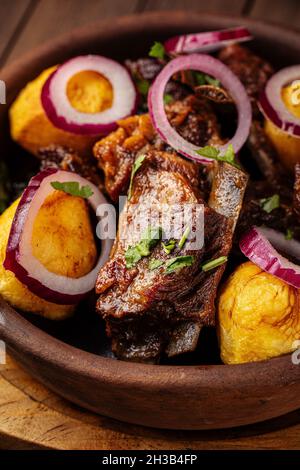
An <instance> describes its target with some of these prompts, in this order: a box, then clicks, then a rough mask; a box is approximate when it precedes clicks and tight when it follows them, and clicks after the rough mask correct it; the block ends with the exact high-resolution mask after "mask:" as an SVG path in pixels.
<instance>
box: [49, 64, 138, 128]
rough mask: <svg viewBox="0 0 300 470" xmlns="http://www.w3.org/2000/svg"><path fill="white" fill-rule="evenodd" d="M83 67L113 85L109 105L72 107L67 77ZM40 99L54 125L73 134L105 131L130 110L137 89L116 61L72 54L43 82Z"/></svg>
mask: <svg viewBox="0 0 300 470" xmlns="http://www.w3.org/2000/svg"><path fill="white" fill-rule="evenodd" d="M85 70H89V71H94V72H98V73H100V74H101V75H104V77H106V78H107V79H108V80H109V81H110V83H111V85H112V88H113V93H114V95H113V104H112V106H111V108H109V109H106V110H104V111H102V112H99V113H83V112H80V111H78V110H76V109H75V108H73V107H72V105H71V103H70V101H69V99H68V97H67V94H66V89H67V84H68V81H69V80H70V79H71V78H72V77H73V76H74V75H76V74H77V73H79V72H83V71H85ZM41 101H42V105H43V108H44V110H45V113H46V114H47V117H48V118H49V120H50V121H51V122H52V124H53V125H54V126H55V127H58V128H59V129H62V130H64V131H68V132H72V133H73V134H81V135H106V134H108V133H109V132H111V131H113V130H114V129H116V127H117V124H116V121H117V120H118V119H123V118H125V117H127V116H130V115H131V114H133V113H134V112H135V110H136V106H137V92H136V89H135V85H134V83H133V81H132V79H131V77H130V75H129V72H128V71H127V69H126V68H125V67H123V66H122V65H121V64H119V63H118V62H115V61H114V60H112V59H108V58H106V57H102V56H97V55H87V56H79V57H75V58H73V59H71V60H68V61H67V62H65V63H64V64H63V65H61V66H60V67H59V68H58V69H57V70H55V72H53V73H52V74H51V75H50V77H49V78H48V80H47V81H46V83H45V84H44V86H43V89H42V93H41Z"/></svg>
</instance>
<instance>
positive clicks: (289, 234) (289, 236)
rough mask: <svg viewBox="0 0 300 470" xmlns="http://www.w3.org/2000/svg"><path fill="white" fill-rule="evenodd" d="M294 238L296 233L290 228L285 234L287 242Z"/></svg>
mask: <svg viewBox="0 0 300 470" xmlns="http://www.w3.org/2000/svg"><path fill="white" fill-rule="evenodd" d="M293 238H294V231H293V230H292V229H291V228H288V229H287V231H286V234H285V239H286V240H292V239H293Z"/></svg>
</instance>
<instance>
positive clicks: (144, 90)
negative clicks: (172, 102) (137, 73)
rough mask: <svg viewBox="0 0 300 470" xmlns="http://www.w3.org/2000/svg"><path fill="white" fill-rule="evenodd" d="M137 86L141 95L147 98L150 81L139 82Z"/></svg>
mask: <svg viewBox="0 0 300 470" xmlns="http://www.w3.org/2000/svg"><path fill="white" fill-rule="evenodd" d="M136 86H137V89H138V91H139V92H140V94H141V95H144V96H147V94H148V91H149V88H150V82H148V80H142V79H140V80H137V81H136Z"/></svg>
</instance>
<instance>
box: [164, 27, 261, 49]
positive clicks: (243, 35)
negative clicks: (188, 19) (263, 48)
mask: <svg viewBox="0 0 300 470" xmlns="http://www.w3.org/2000/svg"><path fill="white" fill-rule="evenodd" d="M250 39H252V36H251V33H250V32H249V30H248V29H247V28H245V27H244V26H238V27H236V28H229V29H222V30H220V31H206V32H202V33H195V34H184V35H182V36H175V37H172V38H170V39H168V40H167V41H166V42H165V43H164V46H165V50H166V52H168V53H169V54H172V53H175V54H181V53H191V52H214V51H217V50H218V49H220V48H221V47H224V46H226V45H227V44H231V43H233V42H244V41H250Z"/></svg>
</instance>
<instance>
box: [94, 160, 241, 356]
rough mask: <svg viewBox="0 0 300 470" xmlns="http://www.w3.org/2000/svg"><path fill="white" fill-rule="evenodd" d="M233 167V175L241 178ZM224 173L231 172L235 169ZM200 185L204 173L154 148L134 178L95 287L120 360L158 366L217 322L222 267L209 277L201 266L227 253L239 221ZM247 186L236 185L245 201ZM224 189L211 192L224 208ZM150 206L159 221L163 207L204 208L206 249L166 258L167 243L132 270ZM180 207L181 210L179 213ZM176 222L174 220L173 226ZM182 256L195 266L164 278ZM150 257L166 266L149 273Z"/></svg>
mask: <svg viewBox="0 0 300 470" xmlns="http://www.w3.org/2000/svg"><path fill="white" fill-rule="evenodd" d="M224 165H225V166H227V164H224ZM230 168H232V172H233V173H234V174H236V172H239V174H240V175H241V174H242V172H240V171H239V170H237V169H235V168H233V167H230ZM225 173H226V174H227V175H228V174H229V173H230V171H228V172H227V171H225ZM234 178H235V176H234ZM198 180H199V168H198V167H197V166H196V165H193V164H192V163H190V162H188V161H185V160H184V159H182V158H180V157H177V156H176V155H174V154H170V153H166V152H155V151H152V152H148V153H147V155H146V158H145V160H144V162H143V165H142V167H141V168H140V169H139V171H138V172H137V174H136V176H135V179H134V186H133V192H132V196H131V199H130V201H129V202H127V204H126V206H125V208H124V209H123V211H122V213H121V216H120V221H119V232H118V237H117V239H116V242H115V244H114V247H113V250H112V254H111V258H110V260H109V261H108V262H107V263H106V265H105V266H104V267H103V268H102V269H101V270H100V272H99V276H98V281H97V284H96V289H97V293H98V294H100V297H99V300H98V303H97V309H98V311H99V313H100V314H101V315H102V316H103V318H104V319H105V320H106V324H107V331H108V334H109V335H110V336H111V337H112V348H113V351H114V352H115V354H116V355H117V357H119V358H123V359H127V360H135V361H144V360H146V361H147V362H149V361H150V362H155V361H158V360H159V357H160V355H161V354H162V353H163V352H164V351H165V352H166V353H167V354H168V355H175V354H179V353H181V352H186V351H190V350H193V349H195V347H196V344H197V339H198V336H199V332H200V329H201V326H202V325H213V324H214V322H215V315H214V302H215V298H216V291H217V287H218V284H219V281H220V279H221V276H222V274H223V270H224V265H223V266H220V267H219V268H216V269H214V270H211V271H208V272H203V271H202V269H201V265H202V264H203V263H205V262H207V261H209V260H211V259H215V258H218V257H220V256H226V255H227V254H228V253H229V251H230V248H231V242H232V231H233V225H234V224H233V223H232V220H231V219H228V218H227V217H225V216H224V215H221V214H219V213H217V212H216V211H215V210H213V209H211V208H209V207H208V206H207V205H206V204H205V203H204V201H203V200H202V198H201V196H200V193H199V189H198ZM218 181H220V179H219V180H218ZM243 181H244V177H241V178H240V179H239V181H238V184H239V186H240V191H241V198H242V194H243V191H244V187H243V185H244V182H243ZM229 188H231V189H232V185H231V183H230V184H229V185H227V190H229ZM224 190H225V186H224V188H223V190H222V191H220V192H219V190H218V188H217V187H216V188H214V191H215V193H216V194H215V196H214V200H215V202H216V201H217V200H219V201H220V205H224V202H225V200H226V201H227V198H224V193H223V191H224ZM219 195H220V196H219ZM149 202H150V205H151V206H152V204H153V205H154V207H155V210H156V214H158V215H159V216H160V217H161V218H163V216H164V213H165V211H166V209H165V207H166V205H167V207H168V208H170V207H174V205H176V204H177V205H178V204H179V205H180V208H184V207H186V205H187V204H197V205H198V204H203V207H204V220H205V233H204V245H203V246H202V247H200V246H199V247H198V248H197V249H195V247H193V249H192V247H191V245H190V242H187V243H186V244H185V245H184V247H183V248H182V249H179V248H178V246H177V247H176V248H175V249H174V251H173V252H172V253H171V254H170V255H168V254H166V253H165V251H164V249H163V246H162V244H161V243H158V244H157V245H156V247H155V248H154V249H153V250H152V251H151V254H150V256H147V257H144V258H142V259H141V260H140V261H139V262H138V263H137V264H136V265H135V266H134V267H133V268H131V269H128V268H126V263H125V252H126V250H127V249H128V247H129V246H132V245H134V244H135V243H136V242H138V241H139V240H140V235H139V234H137V233H136V220H137V219H138V218H139V217H141V219H142V220H143V217H145V214H146V213H147V209H148V208H149ZM240 203H241V201H239V204H240ZM216 205H217V203H216ZM180 208H178V207H176V214H178V211H180ZM181 210H182V209H181ZM234 214H235V211H234ZM147 223H148V221H147ZM173 223H174V219H173V218H172V219H171V223H170V224H169V226H172V224H173ZM196 223H197V220H196V215H195V214H194V213H193V214H192V215H191V218H190V222H189V226H190V227H193V229H194V228H195V227H196ZM149 225H151V226H152V225H153V224H152V223H151V224H149ZM163 229H164V230H165V227H163ZM183 231H184V226H182V233H183ZM184 255H186V256H189V255H191V256H193V257H194V262H193V264H192V265H191V266H186V267H184V268H182V269H181V270H178V271H174V272H172V273H170V274H167V273H166V272H165V262H167V261H168V260H169V259H170V258H174V257H177V256H184ZM153 259H155V260H160V261H161V262H163V265H162V266H160V267H158V268H157V269H155V270H151V269H150V268H149V262H150V261H151V260H153Z"/></svg>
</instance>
